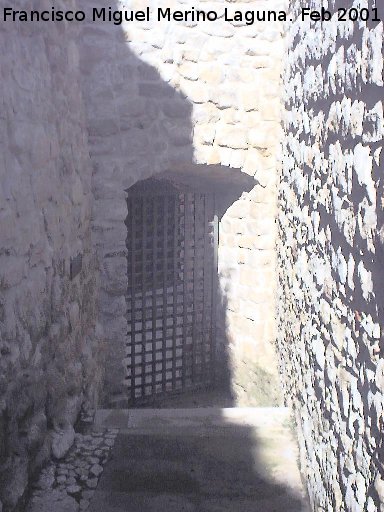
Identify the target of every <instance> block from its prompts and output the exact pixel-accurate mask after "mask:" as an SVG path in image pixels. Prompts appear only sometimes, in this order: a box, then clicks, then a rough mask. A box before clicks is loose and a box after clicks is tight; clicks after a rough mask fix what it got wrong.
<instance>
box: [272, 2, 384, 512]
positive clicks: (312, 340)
mask: <svg viewBox="0 0 384 512" xmlns="http://www.w3.org/2000/svg"><path fill="white" fill-rule="evenodd" d="M304 3H305V2H301V1H299V0H296V1H293V2H292V13H293V18H294V19H296V18H297V16H298V15H299V10H300V8H301V7H302V6H304ZM374 3H375V2H371V1H362V2H356V1H355V2H352V1H341V0H340V1H336V2H335V1H333V2H327V4H328V7H329V10H331V11H332V12H334V11H335V10H336V9H337V8H338V7H352V6H354V7H359V6H360V7H368V8H371V7H373V5H374ZM310 4H311V7H313V8H317V9H321V7H323V6H324V2H322V1H320V0H314V1H312V2H310ZM379 10H380V11H382V8H381V4H380V5H379ZM380 14H381V17H382V18H383V12H381V13H380ZM382 42H383V23H382V22H381V23H376V22H372V21H371V22H368V23H366V22H340V23H338V22H337V21H336V19H335V17H333V18H332V20H331V21H328V22H324V23H310V22H308V21H306V22H303V21H301V20H297V21H295V22H294V23H292V24H290V26H289V32H288V45H287V66H286V74H285V101H286V109H287V110H286V113H285V119H284V125H285V126H284V128H285V142H284V163H283V170H282V173H281V177H280V184H279V208H280V214H279V237H278V240H279V242H278V266H279V285H278V296H279V314H278V316H279V325H278V333H279V351H280V354H281V359H282V363H281V372H282V376H283V380H284V382H285V391H286V396H287V397H288V399H289V402H290V403H291V404H292V405H293V406H294V408H295V413H296V420H297V424H298V432H299V441H300V445H301V452H302V469H303V471H304V474H305V476H306V478H307V482H308V490H309V494H310V498H311V502H312V506H313V509H314V510H323V511H330V510H337V511H347V510H348V511H363V510H366V511H369V512H374V511H377V510H382V508H383V506H384V467H383V465H382V464H383V437H382V429H383V411H384V409H383V391H384V380H383V375H384V373H383V369H384V360H383V347H382V329H383V319H384V317H383V299H384V287H383V284H384V279H383V277H384V274H383V268H384V267H383V263H384V259H383V242H384V239H383V205H384V202H383V180H382V155H381V149H382V142H383V130H384V124H383V103H382V99H383V48H382Z"/></svg>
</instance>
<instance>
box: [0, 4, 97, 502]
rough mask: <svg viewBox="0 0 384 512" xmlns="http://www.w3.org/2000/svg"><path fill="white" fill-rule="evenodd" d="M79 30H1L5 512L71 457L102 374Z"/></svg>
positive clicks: (0, 380) (0, 381) (0, 430)
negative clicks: (46, 471) (38, 478)
mask: <svg viewBox="0 0 384 512" xmlns="http://www.w3.org/2000/svg"><path fill="white" fill-rule="evenodd" d="M18 3H20V4H21V3H23V5H25V4H26V2H15V4H18ZM27 3H28V4H30V5H31V6H33V7H37V8H38V7H39V6H41V4H43V3H44V2H38V1H34V2H27ZM59 3H63V4H64V2H59ZM0 5H1V6H3V5H5V2H3V1H1V2H0ZM15 7H16V5H15ZM74 30H75V27H74V26H73V25H69V24H68V25H66V26H63V25H61V26H59V25H55V24H46V25H45V26H44V29H42V27H41V26H40V25H39V24H33V23H31V24H21V23H13V22H11V23H10V24H2V25H1V27H0V46H1V54H2V56H1V83H0V101H1V109H0V110H1V114H0V118H1V120H0V130H1V131H0V155H1V157H0V158H1V164H0V510H1V508H2V503H3V505H4V510H13V508H14V507H15V505H16V503H17V502H18V501H19V499H20V497H21V496H22V494H23V492H24V491H25V489H26V486H27V483H28V479H29V477H30V475H31V474H33V472H34V471H35V470H36V469H37V468H39V467H40V466H41V464H43V462H44V461H45V460H47V459H48V458H49V456H50V454H51V451H52V452H53V454H55V455H56V456H60V455H61V454H62V453H63V452H65V450H66V449H67V448H69V446H70V445H71V443H72V441H73V438H74V431H73V424H74V422H75V420H76V417H77V414H78V412H79V410H80V407H81V405H82V403H85V402H91V401H92V400H93V398H94V390H95V389H96V383H97V381H98V376H99V373H100V372H99V369H98V365H97V364H96V361H97V358H96V352H97V346H98V341H97V335H96V334H95V333H96V332H97V331H98V329H96V308H95V285H96V273H95V257H94V252H93V250H92V246H91V231H90V218H91V197H92V195H91V165H90V158H89V151H88V143H87V132H86V125H85V119H84V116H83V106H82V97H81V92H80V83H79V82H80V81H79V68H78V58H79V57H78V50H77V47H76V44H75V32H74ZM79 255H80V256H79ZM76 257H77V268H75V267H76V265H73V266H72V275H71V268H70V267H71V259H76ZM80 260H81V264H80ZM80 267H81V268H80ZM75 273H77V275H76V276H75Z"/></svg>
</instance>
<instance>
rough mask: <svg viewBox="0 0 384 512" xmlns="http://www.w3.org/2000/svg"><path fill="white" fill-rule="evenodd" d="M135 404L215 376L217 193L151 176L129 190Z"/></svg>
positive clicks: (130, 361)
mask: <svg viewBox="0 0 384 512" xmlns="http://www.w3.org/2000/svg"><path fill="white" fill-rule="evenodd" d="M127 202H128V217H127V221H126V224H127V232H128V233H127V248H128V291H127V297H126V302H127V317H128V325H129V330H128V340H129V341H128V345H127V384H128V388H129V396H130V402H131V403H138V402H145V401H148V400H150V399H151V398H154V397H155V396H157V395H164V394H168V393H169V394H170V393H177V392H181V391H183V390H189V389H195V388H201V387H205V386H208V385H210V384H212V383H213V379H214V359H215V296H216V276H217V245H218V219H217V215H216V214H215V199H214V196H213V195H209V194H201V193H196V192H191V191H187V190H180V189H177V188H175V187H174V186H173V185H171V184H170V183H168V182H165V181H158V180H153V179H152V180H146V181H143V182H140V183H139V184H137V185H135V186H134V187H132V188H131V189H129V191H128V198H127Z"/></svg>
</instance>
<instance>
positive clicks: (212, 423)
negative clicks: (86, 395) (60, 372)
mask: <svg viewBox="0 0 384 512" xmlns="http://www.w3.org/2000/svg"><path fill="white" fill-rule="evenodd" d="M290 424H291V413H290V410H289V408H287V407H233V408H219V407H205V408H201V409H199V408H194V409H100V410H98V411H97V413H96V417H95V429H99V428H119V429H121V430H129V431H130V430H135V429H138V430H139V431H140V432H147V433H148V434H150V433H151V432H152V431H155V432H156V433H158V432H159V429H161V430H165V431H166V430H167V429H179V428H183V429H184V428H188V429H191V428H192V429H196V430H198V429H206V428H225V427H227V428H231V427H235V426H241V425H242V426H249V427H254V428H258V429H264V430H269V429H278V428H288V427H289V426H290Z"/></svg>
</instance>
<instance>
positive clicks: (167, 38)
mask: <svg viewBox="0 0 384 512" xmlns="http://www.w3.org/2000/svg"><path fill="white" fill-rule="evenodd" d="M272 4H273V5H272ZM284 4H285V2H283V1H279V0H274V1H273V2H271V1H268V2H257V8H258V9H261V10H262V9H271V8H272V7H274V8H276V9H279V8H283V7H284ZM80 5H81V8H82V9H84V10H86V11H87V9H90V6H91V2H89V1H88V0H82V1H81V2H80ZM124 5H125V6H126V8H127V9H139V8H141V9H143V8H145V7H146V6H147V5H148V6H149V7H150V8H151V10H154V9H155V7H156V8H157V7H159V6H160V7H171V8H172V9H181V10H185V9H187V8H188V5H187V4H186V3H185V2H182V1H175V2H169V1H160V2H155V1H149V2H146V3H145V4H143V3H142V2H135V1H128V2H124ZM103 6H105V5H104V2H101V1H100V0H98V1H94V2H92V7H103ZM224 6H226V7H228V8H229V9H230V10H232V11H234V10H235V8H236V9H240V10H242V11H245V10H247V9H254V8H255V5H254V4H253V3H249V2H222V1H216V2H209V3H205V2H201V5H200V6H199V7H200V8H202V9H204V8H205V7H206V9H208V8H209V9H214V10H216V11H218V12H222V11H223V8H224ZM116 8H122V6H121V5H120V4H117V5H116ZM80 47H81V53H82V61H81V62H82V63H81V67H82V70H83V74H84V76H83V90H84V96H85V101H86V104H87V118H88V129H89V134H90V139H89V140H90V148H91V157H92V162H93V168H94V195H95V203H94V210H93V219H94V233H95V241H96V244H97V250H98V254H99V261H100V267H101V286H102V290H101V302H100V304H101V311H100V315H101V317H100V318H101V321H102V323H103V325H104V328H105V331H106V333H108V339H107V343H108V346H109V356H108V361H107V382H106V387H105V394H106V398H105V400H106V401H108V402H109V403H115V404H121V403H124V400H126V394H125V391H124V385H123V384H124V380H125V378H126V375H125V372H124V365H123V364H122V361H123V362H124V357H125V355H126V353H125V344H126V343H127V335H126V333H127V322H126V318H125V309H126V308H125V292H126V288H127V270H126V247H125V239H126V227H125V225H124V220H125V218H126V215H127V207H126V201H125V198H126V192H125V190H126V189H127V188H128V187H130V186H131V185H133V184H134V183H135V182H136V181H138V180H140V179H143V178H147V177H149V176H152V175H154V174H157V173H161V172H163V171H171V172H174V173H175V174H176V175H177V173H178V172H180V171H184V172H191V173H192V174H193V172H194V170H196V168H197V167H203V166H204V169H205V172H207V173H209V172H210V167H209V166H213V165H216V166H217V165H221V166H225V167H228V168H233V169H235V171H234V172H240V171H243V172H245V173H248V174H249V175H251V176H252V177H254V179H255V182H254V184H255V186H254V188H253V190H252V192H250V193H247V194H244V196H243V197H242V198H241V200H240V201H238V202H237V203H236V204H234V205H233V206H232V207H231V208H230V209H229V210H228V212H227V213H226V215H225V216H224V217H223V219H222V222H221V230H220V233H221V234H220V250H219V267H220V277H221V289H222V295H223V297H222V299H223V304H224V306H225V310H226V311H227V314H226V315H225V316H226V318H225V319H224V320H223V319H222V325H220V326H219V327H220V328H221V339H222V341H223V346H224V347H225V350H228V352H229V354H228V358H229V359H230V360H231V361H232V363H231V364H232V373H233V384H234V387H235V391H236V393H237V395H238V398H239V400H240V402H241V403H244V402H245V400H246V398H245V397H246V391H250V392H251V393H250V394H249V395H248V396H249V400H250V402H252V403H259V404H267V403H268V404H272V403H276V401H277V400H278V398H277V396H278V391H277V390H278V387H279V386H278V384H277V370H276V365H275V362H274V352H273V339H274V296H273V286H274V282H275V281H274V278H273V273H274V268H275V257H274V254H275V253H274V240H275V231H274V218H275V213H276V211H275V210H276V191H275V187H276V154H277V149H278V143H279V137H280V136H281V131H280V124H279V121H280V99H279V94H280V68H281V62H282V52H283V39H282V33H281V26H280V24H279V23H278V22H276V23H267V22H256V23H255V24H254V25H246V23H245V22H243V23H240V22H237V23H236V22H235V23H230V22H228V21H224V19H223V18H220V19H218V20H217V21H215V22H207V21H206V22H199V23H197V22H196V23H195V22H185V23H184V22H175V21H171V22H169V21H161V22H158V21H156V19H155V17H152V21H151V22H148V23H147V22H143V21H140V22H126V23H125V24H123V25H122V26H121V27H119V26H117V27H116V26H114V25H113V24H111V23H105V22H97V23H92V22H90V23H88V25H84V24H83V25H82V34H81V39H80ZM221 318H222V317H221Z"/></svg>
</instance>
